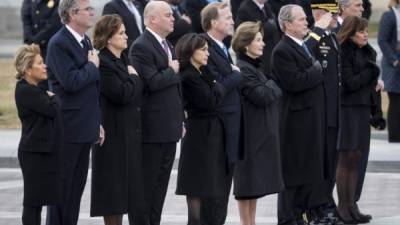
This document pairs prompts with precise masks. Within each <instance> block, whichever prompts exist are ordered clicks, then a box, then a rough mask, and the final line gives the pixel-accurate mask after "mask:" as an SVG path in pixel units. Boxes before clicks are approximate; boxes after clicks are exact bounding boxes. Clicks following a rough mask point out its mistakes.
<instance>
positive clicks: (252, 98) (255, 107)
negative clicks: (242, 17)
mask: <svg viewBox="0 0 400 225" xmlns="http://www.w3.org/2000/svg"><path fill="white" fill-rule="evenodd" d="M264 46H265V44H264V42H263V29H262V26H261V23H260V22H258V23H255V22H244V23H242V24H241V25H240V26H239V27H238V28H237V30H236V32H235V35H234V36H233V40H232V47H233V50H234V51H235V52H236V54H237V56H238V61H237V66H238V67H239V68H240V71H241V73H242V75H243V78H244V82H243V84H242V85H241V94H242V109H243V121H244V147H245V150H244V155H245V157H244V160H243V161H239V162H237V163H236V166H235V173H234V190H233V193H234V195H235V197H236V199H237V200H238V206H239V212H240V219H241V224H244V225H252V224H256V222H255V214H256V204H257V198H260V197H262V196H265V195H268V194H272V193H278V192H280V191H282V190H283V188H284V184H283V177H282V170H281V159H280V148H279V125H278V124H279V100H280V98H281V96H282V91H281V89H280V88H279V87H278V86H277V84H276V83H275V81H274V80H273V79H272V77H271V76H269V75H268V74H264V72H263V70H262V67H261V60H260V57H261V56H262V54H263V48H264Z"/></svg>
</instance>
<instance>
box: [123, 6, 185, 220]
mask: <svg viewBox="0 0 400 225" xmlns="http://www.w3.org/2000/svg"><path fill="white" fill-rule="evenodd" d="M143 17H144V23H145V25H146V29H145V31H144V32H143V33H142V34H141V35H140V36H139V37H138V38H137V39H136V41H134V42H133V44H132V46H131V47H130V49H129V59H130V61H131V63H132V65H133V66H134V68H137V72H138V73H139V76H140V77H141V78H142V79H143V83H144V94H143V102H144V103H143V106H142V142H143V144H142V147H143V171H144V174H143V176H144V190H145V201H146V203H147V205H146V209H145V211H146V213H147V214H148V215H147V216H148V219H149V224H150V225H159V224H160V220H161V213H162V209H163V205H164V200H165V195H166V193H167V188H168V182H169V177H170V174H171V169H172V165H173V162H174V160H175V151H176V143H177V141H179V139H180V138H181V137H182V123H183V106H182V99H181V98H182V93H181V87H180V85H181V84H180V80H181V79H180V77H179V75H178V74H177V73H178V71H179V63H178V61H177V60H176V59H175V54H174V50H173V48H172V46H171V45H170V44H169V43H168V42H167V41H166V37H167V36H168V34H170V33H171V32H172V31H173V29H174V17H173V12H172V10H171V7H170V6H169V4H168V3H166V2H164V1H150V2H149V3H148V4H147V5H146V7H145V9H144V14H143Z"/></svg>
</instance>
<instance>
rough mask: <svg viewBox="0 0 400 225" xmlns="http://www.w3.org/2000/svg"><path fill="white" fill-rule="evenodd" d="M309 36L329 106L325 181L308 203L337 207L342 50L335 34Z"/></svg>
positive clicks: (312, 206) (319, 185)
mask: <svg viewBox="0 0 400 225" xmlns="http://www.w3.org/2000/svg"><path fill="white" fill-rule="evenodd" d="M308 37H309V39H308V40H306V43H307V45H308V47H309V48H310V49H311V50H312V51H313V52H314V54H315V56H316V59H317V60H318V61H319V62H320V63H321V65H322V71H323V72H322V73H323V75H324V76H325V80H324V90H325V100H326V101H325V104H326V105H325V107H326V110H325V112H326V120H325V121H326V141H325V143H326V146H325V151H324V162H325V176H326V180H324V181H323V182H322V183H316V184H314V187H313V188H312V193H311V195H310V198H309V202H308V207H309V208H316V207H329V208H332V209H334V208H335V202H334V199H333V196H332V193H333V188H334V185H335V172H336V165H337V157H338V152H337V137H338V121H339V118H338V117H339V107H340V104H339V99H340V98H339V88H340V71H341V70H340V54H339V50H340V49H339V46H340V45H339V42H338V41H337V39H336V34H335V33H332V32H329V31H324V30H322V29H318V28H317V29H314V32H311V33H310V35H309V36H308Z"/></svg>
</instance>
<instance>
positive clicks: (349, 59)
mask: <svg viewBox="0 0 400 225" xmlns="http://www.w3.org/2000/svg"><path fill="white" fill-rule="evenodd" d="M337 38H338V40H339V43H340V46H341V59H342V89H341V94H340V98H341V112H340V124H339V143H338V149H339V162H338V168H337V173H336V183H337V192H338V198H339V202H338V206H337V212H338V215H339V217H340V218H341V219H342V220H343V222H345V223H349V224H354V223H367V222H369V219H368V218H366V217H365V216H363V215H362V214H360V212H359V210H358V208H357V207H356V206H355V199H354V196H355V191H356V186H357V179H358V164H359V161H360V159H361V153H362V151H365V150H366V149H369V145H370V136H371V131H370V119H371V106H372V105H374V104H376V103H375V102H373V100H372V99H373V95H374V94H375V93H376V92H377V91H379V90H381V89H382V88H383V87H382V86H381V84H380V83H378V76H379V72H380V71H379V67H378V66H377V65H376V63H375V62H376V52H375V50H374V49H373V48H372V47H371V46H370V45H369V44H368V21H367V20H366V19H363V18H359V17H356V16H350V17H347V18H346V19H345V20H344V22H343V25H342V27H341V29H340V31H339V33H338V35H337Z"/></svg>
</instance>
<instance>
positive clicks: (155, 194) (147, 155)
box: [143, 142, 176, 225]
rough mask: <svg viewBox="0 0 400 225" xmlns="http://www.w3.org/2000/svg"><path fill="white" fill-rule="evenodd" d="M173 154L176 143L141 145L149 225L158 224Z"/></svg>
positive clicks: (173, 158) (173, 157)
mask: <svg viewBox="0 0 400 225" xmlns="http://www.w3.org/2000/svg"><path fill="white" fill-rule="evenodd" d="M175 153H176V142H171V143H144V144H143V171H144V196H145V202H146V210H145V213H146V216H147V217H148V218H149V219H148V221H149V222H150V225H159V224H160V221H161V213H162V209H163V206H164V200H165V196H166V194H167V189H168V182H169V177H170V175H171V170H172V165H173V164H174V160H175Z"/></svg>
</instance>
